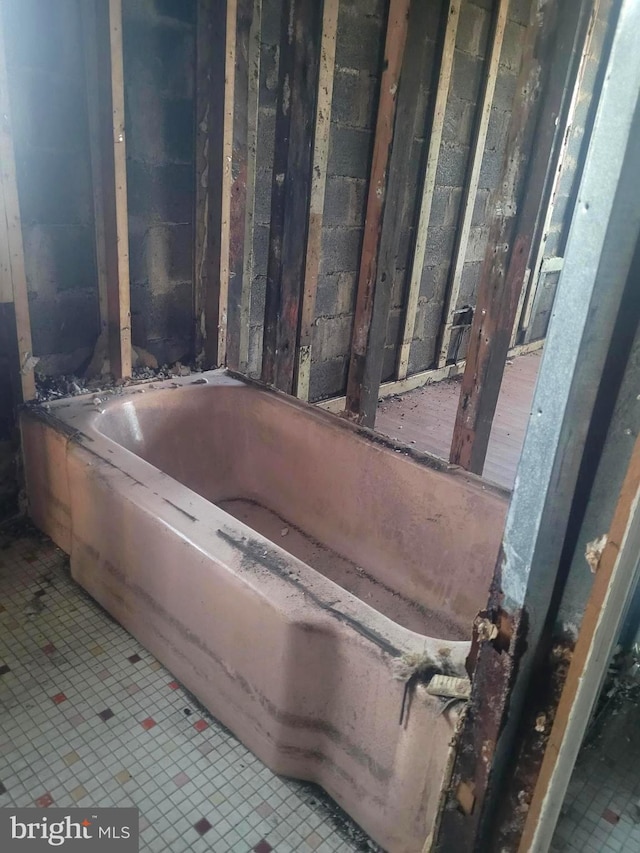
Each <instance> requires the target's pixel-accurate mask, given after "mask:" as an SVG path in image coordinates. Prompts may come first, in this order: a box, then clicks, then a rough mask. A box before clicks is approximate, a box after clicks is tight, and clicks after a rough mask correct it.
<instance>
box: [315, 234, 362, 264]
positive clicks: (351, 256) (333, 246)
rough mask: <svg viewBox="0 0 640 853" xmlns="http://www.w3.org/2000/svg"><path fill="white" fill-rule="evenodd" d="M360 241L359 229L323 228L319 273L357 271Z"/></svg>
mask: <svg viewBox="0 0 640 853" xmlns="http://www.w3.org/2000/svg"><path fill="white" fill-rule="evenodd" d="M361 241H362V229H361V228H325V229H324V230H323V234H322V252H321V260H320V271H321V273H322V274H326V273H332V272H351V271H355V270H357V269H358V266H359V263H360V244H361Z"/></svg>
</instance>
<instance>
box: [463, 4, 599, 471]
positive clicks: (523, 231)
mask: <svg viewBox="0 0 640 853" xmlns="http://www.w3.org/2000/svg"><path fill="white" fill-rule="evenodd" d="M592 2H593V0H581V2H575V3H572V4H567V5H566V6H565V5H564V4H562V9H561V12H562V14H561V15H560V17H559V19H558V22H557V27H556V31H555V32H553V31H550V30H548V22H549V21H550V19H551V17H552V14H553V15H556V17H557V16H558V15H559V12H560V7H559V6H558V5H557V4H556V3H555V2H552V3H548V4H547V6H546V7H545V14H544V15H540V16H539V15H538V12H537V8H535V7H534V14H533V20H532V21H531V23H530V25H529V28H528V33H527V36H526V45H525V50H524V53H523V62H522V69H521V73H520V76H519V81H518V93H520V94H519V96H517V97H516V102H515V104H514V108H513V111H512V114H511V120H510V122H509V132H508V137H507V146H506V153H505V158H504V162H503V166H502V179H501V181H500V185H499V186H500V189H499V190H498V193H497V195H496V197H495V198H494V202H495V203H494V205H493V209H494V211H495V212H494V216H493V221H492V223H491V227H490V230H489V239H488V245H487V252H486V255H485V261H484V265H483V269H482V275H481V278H480V284H479V286H478V297H477V301H476V310H475V313H474V318H473V324H472V327H471V332H470V335H469V348H468V351H467V359H466V366H465V372H464V374H463V378H462V383H461V390H460V402H459V405H458V412H457V416H456V424H455V427H454V433H453V439H452V443H451V456H450V459H451V462H452V463H454V464H457V465H461V466H462V467H463V468H466V469H467V470H469V471H473V472H475V473H478V474H481V473H482V469H483V466H484V459H485V456H486V452H487V446H488V443H489V436H490V433H491V425H492V422H493V415H494V412H495V407H496V404H497V401H498V395H499V393H500V383H501V382H502V375H503V372H504V366H505V362H506V358H507V352H508V350H509V342H510V339H511V332H512V329H513V323H514V318H515V313H516V310H517V305H518V300H519V296H520V289H521V288H522V284H523V281H524V276H525V270H526V266H527V262H528V258H529V253H530V251H531V245H532V241H533V235H534V232H535V228H536V223H537V220H538V218H539V216H540V215H544V210H545V209H546V207H545V205H544V199H545V197H548V193H549V192H550V190H551V184H552V180H553V175H554V173H555V163H556V161H557V157H558V154H559V151H560V146H561V140H562V136H563V127H562V125H563V118H564V117H565V116H566V112H567V109H568V105H569V103H570V100H571V94H572V91H573V81H574V80H575V74H576V73H577V67H578V63H579V59H580V56H581V55H582V46H583V44H584V39H585V36H586V31H587V25H588V21H589V13H590V4H591V3H592ZM540 21H544V30H545V32H544V33H543V32H542V28H541V24H540ZM538 32H539V33H541V39H540V41H539V43H538V45H537V46H536V47H534V36H535V34H536V33H538ZM534 140H535V143H534ZM529 150H531V151H532V156H531V158H530V160H527V159H526V158H525V157H524V156H523V152H526V151H529ZM514 152H515V154H516V155H517V156H515V155H514ZM518 199H520V200H521V201H520V205H519V206H518V204H517V203H515V202H516V201H517V200H518Z"/></svg>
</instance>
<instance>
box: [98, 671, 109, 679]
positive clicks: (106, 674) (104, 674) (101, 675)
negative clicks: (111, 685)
mask: <svg viewBox="0 0 640 853" xmlns="http://www.w3.org/2000/svg"><path fill="white" fill-rule="evenodd" d="M98 678H99V679H100V681H106V680H107V678H111V673H110V672H109V670H108V669H101V670H100V672H99V673H98Z"/></svg>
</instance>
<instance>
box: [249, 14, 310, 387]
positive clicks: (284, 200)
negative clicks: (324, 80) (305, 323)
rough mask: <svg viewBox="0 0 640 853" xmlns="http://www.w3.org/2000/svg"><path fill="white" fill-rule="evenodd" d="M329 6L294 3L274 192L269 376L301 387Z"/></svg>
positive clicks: (285, 36)
mask: <svg viewBox="0 0 640 853" xmlns="http://www.w3.org/2000/svg"><path fill="white" fill-rule="evenodd" d="M321 31H322V8H321V6H320V4H318V3H316V2H315V1H314V0H286V2H285V5H284V12H283V17H282V33H281V40H280V57H279V62H280V67H279V92H278V106H277V113H276V126H275V154H274V163H273V185H272V191H271V224H270V231H269V261H268V267H267V291H266V301H265V322H264V339H263V348H262V380H263V381H264V382H266V383H267V384H269V385H274V386H275V387H276V388H279V389H280V390H282V391H286V392H288V393H292V392H293V388H294V374H295V366H296V348H297V344H298V326H299V319H300V307H301V302H302V287H303V282H304V271H305V252H306V243H307V227H308V215H309V202H310V199H311V192H312V176H311V166H312V153H313V129H314V119H315V115H316V101H317V94H318V76H319V68H320V50H321V47H320V42H321Z"/></svg>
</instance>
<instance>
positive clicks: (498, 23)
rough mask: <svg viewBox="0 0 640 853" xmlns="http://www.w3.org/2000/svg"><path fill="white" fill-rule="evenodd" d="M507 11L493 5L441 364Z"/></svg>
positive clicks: (441, 360)
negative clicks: (488, 45) (487, 51)
mask: <svg viewBox="0 0 640 853" xmlns="http://www.w3.org/2000/svg"><path fill="white" fill-rule="evenodd" d="M508 11H509V0H499V2H498V5H497V6H495V7H494V12H493V21H492V28H493V32H492V35H491V48H490V53H489V57H488V60H487V66H486V74H485V78H484V83H483V90H482V94H481V96H480V100H479V111H478V118H477V121H476V126H475V129H474V135H473V140H472V143H471V162H470V166H469V172H468V177H467V179H466V181H465V187H464V191H463V194H462V201H461V204H460V211H461V219H460V222H459V224H458V229H457V233H456V242H455V246H454V250H453V261H452V272H451V277H450V280H449V286H448V288H447V297H446V302H445V309H444V328H443V330H442V339H441V342H440V347H439V355H438V367H444V366H445V364H446V363H447V358H448V355H449V345H450V343H451V333H452V331H453V323H454V315H455V313H456V308H457V305H458V296H459V294H460V285H461V282H462V271H463V269H464V262H465V257H466V254H467V244H468V242H469V233H470V231H471V222H472V220H473V210H474V205H475V201H476V195H477V193H478V184H479V182H480V169H481V167H482V159H483V157H484V149H485V142H486V140H487V131H488V130H489V119H490V117H491V105H492V103H493V95H494V92H495V89H496V81H497V79H498V67H499V64H500V53H501V51H502V41H503V39H504V31H505V27H506V24H507V13H508ZM412 334H413V330H412Z"/></svg>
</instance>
